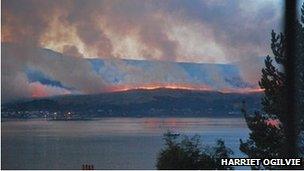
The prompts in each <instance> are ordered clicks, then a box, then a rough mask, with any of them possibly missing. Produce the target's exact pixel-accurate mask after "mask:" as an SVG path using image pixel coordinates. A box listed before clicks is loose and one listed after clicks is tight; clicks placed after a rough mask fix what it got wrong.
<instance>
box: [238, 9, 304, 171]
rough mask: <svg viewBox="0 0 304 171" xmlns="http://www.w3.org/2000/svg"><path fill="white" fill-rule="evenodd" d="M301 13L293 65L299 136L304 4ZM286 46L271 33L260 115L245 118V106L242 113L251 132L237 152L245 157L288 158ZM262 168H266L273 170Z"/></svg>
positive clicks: (303, 86) (303, 83)
mask: <svg viewBox="0 0 304 171" xmlns="http://www.w3.org/2000/svg"><path fill="white" fill-rule="evenodd" d="M301 12H302V16H301V22H302V23H301V22H297V23H296V38H295V39H296V60H295V61H296V65H295V68H294V69H295V73H296V75H295V78H296V85H295V86H296V116H297V117H298V120H299V121H300V122H299V123H298V125H299V126H298V129H297V130H298V134H299V135H300V133H301V132H303V114H304V106H303V104H304V67H303V65H304V28H303V25H302V24H303V23H304V3H303V5H302V9H301ZM285 47H286V41H285V37H284V35H283V34H282V33H280V34H276V33H275V32H274V31H272V33H271V49H272V52H273V55H274V56H273V57H270V56H267V57H266V59H265V67H264V68H263V69H262V78H261V80H260V82H259V85H260V87H261V88H262V89H264V93H265V96H264V97H263V98H262V106H263V107H262V111H263V112H255V114H253V115H248V114H247V112H246V109H245V107H244V108H243V110H242V112H243V113H244V116H245V119H246V122H247V125H248V128H249V129H250V130H251V133H250V134H249V139H247V140H246V142H243V141H242V140H240V150H241V151H242V152H244V153H245V154H247V155H248V157H249V158H284V157H286V156H287V154H286V151H285V150H284V149H285V148H284V146H285V145H286V143H287V141H286V136H285V132H284V130H285V127H284V126H285V122H286V117H288V113H286V112H285V109H284V107H285V104H286V93H287V91H286V75H285V73H284V71H283V66H284V65H285V64H286V59H287V56H286V53H285ZM273 59H274V61H273ZM273 62H275V64H274V63H273ZM244 106H245V105H244ZM302 141H303V137H300V140H299V144H301V142H302ZM264 167H265V168H266V169H273V168H275V167H271V166H264ZM258 168H259V167H257V168H254V169H258Z"/></svg>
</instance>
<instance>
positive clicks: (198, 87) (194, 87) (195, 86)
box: [106, 83, 264, 93]
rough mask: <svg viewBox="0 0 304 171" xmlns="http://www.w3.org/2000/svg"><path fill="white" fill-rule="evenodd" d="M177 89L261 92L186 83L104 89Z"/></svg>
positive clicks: (121, 86) (118, 90) (110, 90)
mask: <svg viewBox="0 0 304 171" xmlns="http://www.w3.org/2000/svg"><path fill="white" fill-rule="evenodd" d="M161 88H164V89H176V90H177V89H178V90H193V91H218V92H221V93H259V92H263V91H264V90H263V89H260V88H223V89H219V90H217V89H214V88H212V87H210V86H208V85H199V84H186V83H149V84H141V85H116V86H111V87H108V88H107V89H106V91H107V92H121V91H128V90H140V89H142V90H155V89H161Z"/></svg>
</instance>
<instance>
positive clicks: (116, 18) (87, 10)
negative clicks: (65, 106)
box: [1, 0, 283, 96]
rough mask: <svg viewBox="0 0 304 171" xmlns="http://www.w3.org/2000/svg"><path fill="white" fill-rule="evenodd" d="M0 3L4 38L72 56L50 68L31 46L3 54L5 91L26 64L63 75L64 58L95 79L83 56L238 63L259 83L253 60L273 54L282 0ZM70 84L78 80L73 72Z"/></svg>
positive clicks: (12, 0)
mask: <svg viewBox="0 0 304 171" xmlns="http://www.w3.org/2000/svg"><path fill="white" fill-rule="evenodd" d="M1 3H2V6H1V8H2V10H1V11H2V12H1V19H2V23H1V26H2V34H1V42H2V44H3V43H13V44H18V46H22V48H23V49H24V48H25V47H26V48H28V47H31V48H33V47H42V48H47V49H51V50H54V51H57V52H60V53H62V54H63V55H65V56H69V58H67V60H66V61H64V62H62V63H60V62H58V61H49V63H54V64H53V65H50V66H54V67H53V68H49V67H50V66H47V65H48V64H41V63H43V62H45V60H44V61H43V60H42V59H41V58H40V57H33V55H32V54H31V53H29V54H31V55H32V56H26V55H24V54H22V53H19V54H17V52H16V53H13V54H11V53H10V55H2V60H3V61H4V62H3V63H2V77H3V79H2V82H5V83H7V84H3V86H2V91H4V90H3V87H4V88H5V87H6V86H7V87H9V85H10V86H12V85H14V86H15V87H16V84H17V83H20V82H25V84H26V82H28V80H27V78H26V77H25V76H24V73H22V72H23V71H24V68H25V67H24V65H28V64H29V63H31V64H32V65H35V66H40V68H41V69H42V70H44V72H45V73H47V74H49V75H51V76H52V77H56V79H57V80H58V79H59V81H63V80H64V81H66V80H67V78H65V77H64V78H63V77H60V78H58V75H60V74H58V73H57V72H58V71H60V72H68V71H67V70H66V66H68V65H70V67H71V66H73V67H78V70H80V71H81V72H77V73H76V75H75V77H76V76H77V77H81V78H82V77H83V78H86V79H80V80H81V81H92V80H95V79H96V76H95V75H94V73H92V71H91V70H90V68H89V67H88V66H87V64H85V62H84V61H85V59H86V58H101V59H136V60H159V61H172V62H194V63H223V64H226V63H237V65H238V67H239V68H240V70H242V73H243V76H244V78H246V79H248V80H250V81H256V82H257V80H258V77H259V72H260V70H259V69H257V67H258V66H257V65H254V64H257V63H258V62H257V61H260V58H261V57H265V56H266V55H268V54H271V50H270V33H271V30H272V29H274V30H275V31H277V32H280V31H281V22H282V13H283V9H282V7H283V3H282V1H281V0H229V1H226V0H218V1H214V0H190V1H189V0H86V1H85V0H43V1H39V0H3V1H1ZM4 54H5V53H4ZM26 54H27V53H26ZM40 60H41V62H39V61H40ZM61 66H62V67H61ZM46 68H47V69H46ZM55 70H57V71H55ZM3 71H4V72H3ZM55 73H56V74H55ZM19 77H20V79H18V78H19ZM14 80H15V81H14ZM93 82H94V81H93ZM68 83H69V85H70V84H72V85H77V84H78V82H77V81H75V80H71V79H69V81H68ZM96 85H97V86H98V87H102V86H103V85H104V83H103V81H102V80H99V81H97V83H96ZM37 86H38V85H37V84H36V85H34V87H37ZM32 87H33V86H32ZM38 87H39V86H38ZM75 87H77V88H78V89H79V91H82V90H86V89H90V87H87V86H81V85H80V84H79V86H75ZM18 89H19V88H18V86H17V88H16V90H14V91H11V92H14V93H13V94H10V95H11V96H15V95H16V94H18V91H20V90H18ZM7 91H9V90H7ZM60 91H62V92H63V93H65V90H60ZM86 92H87V91H86ZM88 92H90V91H88ZM93 92H96V91H93Z"/></svg>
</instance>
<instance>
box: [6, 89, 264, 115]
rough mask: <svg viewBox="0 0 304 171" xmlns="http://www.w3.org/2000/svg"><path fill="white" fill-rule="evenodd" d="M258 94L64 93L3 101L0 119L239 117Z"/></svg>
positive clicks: (253, 104) (257, 101)
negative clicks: (48, 96)
mask: <svg viewBox="0 0 304 171" xmlns="http://www.w3.org/2000/svg"><path fill="white" fill-rule="evenodd" d="M260 98H261V94H260V93H250V94H236V93H220V92H211V91H210V92H208V91H191V90H179V89H154V90H142V89H141V90H129V91H123V92H113V93H101V94H96V95H68V96H57V97H50V98H41V99H29V100H25V101H19V102H15V103H9V104H4V105H3V106H2V109H1V112H2V117H3V118H33V117H53V114H54V113H57V114H60V113H61V114H66V113H71V114H73V115H74V116H77V117H81V118H91V117H109V116H128V117H155V116H158V117H159V116H180V117H190V116H191V117H192V116H195V117H196V116H197V117H206V116H208V117H241V116H242V115H241V113H240V109H241V107H242V101H243V100H245V101H246V106H247V108H248V110H250V111H253V110H256V109H258V108H259V106H260Z"/></svg>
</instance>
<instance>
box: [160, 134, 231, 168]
mask: <svg viewBox="0 0 304 171" xmlns="http://www.w3.org/2000/svg"><path fill="white" fill-rule="evenodd" d="M164 141H165V147H164V148H163V149H162V150H161V151H160V153H159V155H158V158H157V164H156V167H157V169H191V170H198V169H233V168H232V167H226V166H221V158H229V157H230V155H232V154H233V153H232V151H231V150H230V149H229V148H227V147H226V146H225V143H224V141H223V140H217V143H216V145H215V146H213V147H202V145H201V143H200V140H199V137H198V136H194V137H192V138H189V137H187V136H184V137H181V136H180V135H176V134H172V133H170V132H168V133H166V134H164Z"/></svg>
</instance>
